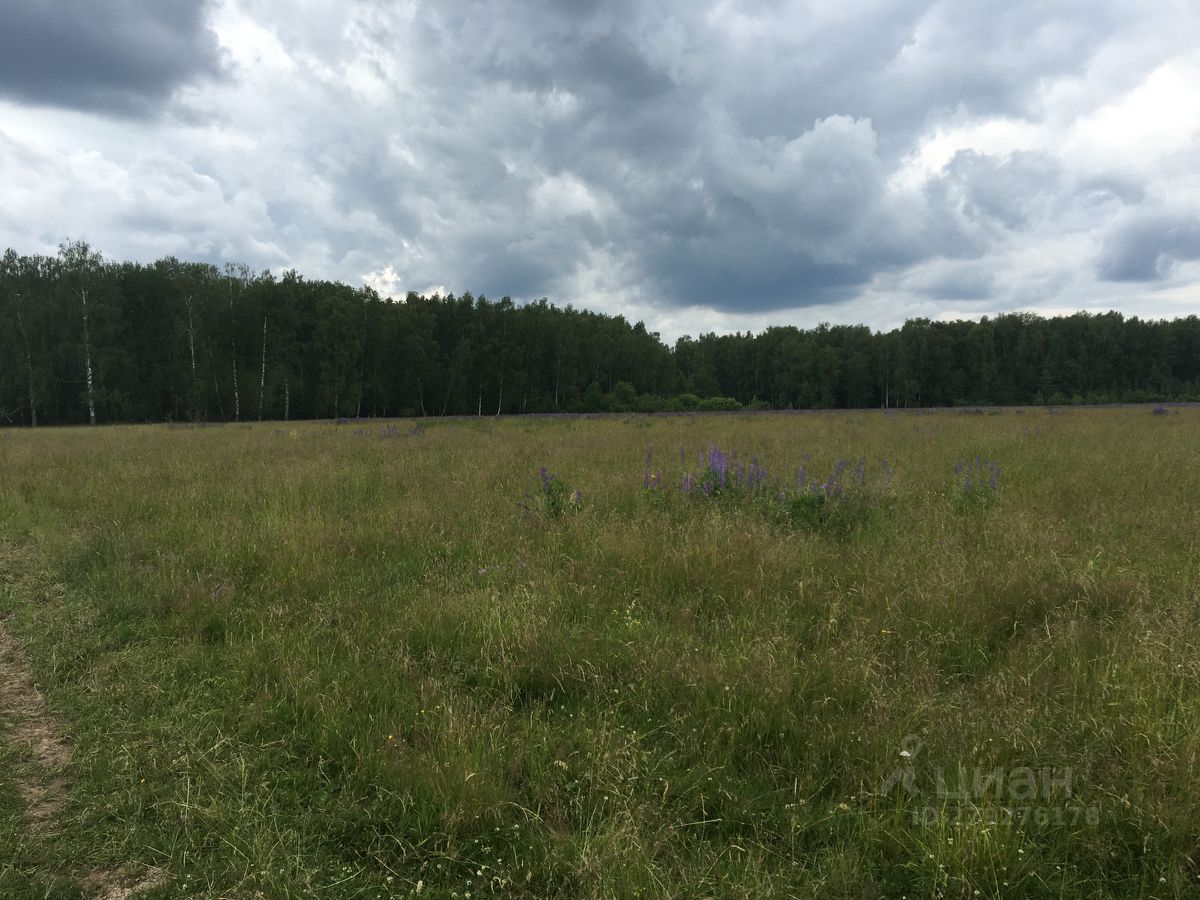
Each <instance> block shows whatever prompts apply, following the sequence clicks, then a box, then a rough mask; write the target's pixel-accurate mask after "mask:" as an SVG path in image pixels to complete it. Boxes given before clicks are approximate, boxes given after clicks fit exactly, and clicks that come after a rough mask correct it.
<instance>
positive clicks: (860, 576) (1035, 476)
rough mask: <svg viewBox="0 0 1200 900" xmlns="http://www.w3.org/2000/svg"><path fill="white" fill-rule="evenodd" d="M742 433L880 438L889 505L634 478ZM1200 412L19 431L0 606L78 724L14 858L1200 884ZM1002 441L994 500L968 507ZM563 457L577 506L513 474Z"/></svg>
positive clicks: (934, 887)
mask: <svg viewBox="0 0 1200 900" xmlns="http://www.w3.org/2000/svg"><path fill="white" fill-rule="evenodd" d="M402 430H403V429H402ZM356 431H361V432H362V433H356ZM713 443H718V444H720V445H721V446H723V447H731V446H732V447H736V448H737V449H739V450H741V451H742V452H743V453H745V454H746V455H749V454H751V453H753V454H755V455H757V456H758V457H759V458H760V459H761V460H762V461H763V462H764V463H766V464H767V465H768V467H769V468H770V469H771V470H772V471H779V472H783V471H794V466H795V465H797V464H799V462H800V459H801V455H802V454H804V453H808V454H810V455H811V458H810V461H809V466H810V468H815V469H816V470H818V471H828V470H829V468H830V467H831V466H832V464H833V462H834V460H835V459H836V458H838V457H851V458H857V457H858V456H860V455H861V456H865V457H866V458H867V459H868V460H869V461H871V462H872V463H878V461H879V460H880V459H881V458H884V457H886V458H887V459H888V460H889V462H890V464H891V466H892V468H893V469H894V471H895V473H896V480H895V483H894V487H893V489H892V494H893V496H892V498H891V499H892V502H891V505H890V507H889V509H888V513H887V514H886V515H880V516H873V517H871V518H869V519H864V520H863V521H862V522H861V523H857V524H855V526H854V527H853V528H851V529H850V530H848V531H846V532H844V533H840V532H839V533H838V534H831V533H822V532H821V531H819V530H818V531H816V532H810V531H804V530H801V531H797V532H793V531H792V530H790V529H788V528H787V527H785V526H783V525H781V524H780V521H779V520H778V519H775V518H772V517H771V516H770V515H764V513H763V510H762V508H761V506H760V505H758V504H756V503H754V502H749V501H746V502H742V501H730V502H715V503H714V502H709V501H698V500H688V499H687V498H684V497H682V496H679V495H677V494H675V493H672V494H669V495H668V496H664V497H650V496H645V495H644V494H643V492H642V491H641V481H642V461H643V458H644V456H645V450H646V446H647V445H649V444H653V445H654V446H655V448H656V459H657V465H659V466H661V468H663V470H664V476H665V478H666V480H667V481H668V482H677V481H678V476H679V475H680V474H681V472H680V471H679V463H678V458H677V454H678V448H679V447H680V446H685V447H686V448H688V457H689V463H690V459H691V458H693V457H694V455H695V454H696V452H698V451H700V450H703V449H705V448H706V447H707V446H709V445H710V444H713ZM1197 446H1200V417H1197V416H1193V415H1192V414H1191V412H1190V411H1185V412H1184V413H1182V414H1181V415H1178V416H1172V417H1166V418H1163V417H1154V416H1151V415H1150V413H1149V410H1148V409H1136V408H1131V409H1121V410H1073V411H1071V412H1069V413H1068V414H1064V415H1053V416H1052V415H1047V414H1045V413H1043V412H1038V411H1027V412H1024V413H1021V414H1018V413H1016V412H1013V411H1006V412H1003V413H1000V414H996V415H987V416H978V415H963V414H957V413H952V412H944V413H938V414H932V415H928V414H927V415H917V414H900V415H886V416H885V415H883V414H876V413H845V414H826V415H786V414H779V415H753V416H751V415H731V416H695V417H679V418H652V419H645V418H637V417H632V418H629V419H620V418H610V419H562V420H555V419H530V420H524V419H511V420H503V421H499V422H492V421H482V422H476V421H471V420H466V421H448V422H431V423H426V428H425V433H424V434H423V435H419V436H408V435H405V436H401V437H383V436H381V435H380V433H379V431H378V426H376V425H345V426H335V425H332V424H324V423H309V424H302V425H295V424H293V425H288V426H280V425H262V426H254V427H249V426H242V427H235V426H225V427H221V428H200V429H197V428H165V427H125V428H106V429H96V430H83V429H79V430H59V431H54V430H48V431H39V432H36V433H30V432H20V433H16V432H8V433H5V434H4V435H3V436H0V473H2V474H0V485H2V487H3V493H2V494H0V528H2V529H3V534H4V535H6V540H7V541H8V542H9V543H10V544H11V545H13V546H19V547H21V548H22V559H23V560H24V562H23V563H22V565H21V568H23V569H29V570H34V569H35V570H36V571H38V572H41V573H43V574H44V575H45V576H46V577H47V578H49V579H51V580H52V581H54V582H57V583H61V584H62V585H63V593H62V595H61V597H60V598H59V599H58V600H57V601H56V603H55V604H54V605H53V607H48V606H47V605H46V604H45V603H43V602H41V601H40V600H39V597H38V596H37V595H36V594H37V592H36V591H35V590H31V589H30V584H33V583H34V582H33V581H30V580H29V579H28V578H26V577H22V578H21V579H18V578H15V577H14V578H10V579H9V581H8V583H7V584H6V586H5V588H4V589H3V590H2V591H0V614H7V616H8V628H9V630H10V631H11V632H12V633H13V634H15V635H17V636H19V637H20V639H22V640H23V641H24V642H25V643H26V644H27V646H28V648H29V655H30V657H31V660H32V665H33V669H34V671H35V672H36V674H37V677H38V680H39V683H40V684H42V685H43V686H44V688H45V691H46V694H47V698H48V702H49V706H50V707H51V708H52V709H53V710H54V711H55V712H56V714H58V715H60V716H62V718H63V719H64V721H65V722H66V728H67V730H68V732H69V734H70V739H71V744H72V747H73V750H74V753H73V757H72V760H71V762H70V764H69V766H68V770H69V772H70V774H71V788H70V791H69V794H68V798H67V799H68V802H67V805H66V807H65V808H64V809H63V810H62V812H61V813H60V814H59V816H58V821H59V824H60V827H59V828H58V829H56V831H55V832H54V833H53V834H47V835H45V836H44V837H41V838H39V839H38V840H37V841H32V840H31V839H29V838H28V836H27V835H25V834H24V832H23V830H22V828H21V827H20V826H19V825H18V824H17V820H16V819H15V818H13V817H10V818H9V819H5V818H4V811H5V809H6V808H7V809H10V810H15V809H16V808H17V807H18V805H19V803H18V799H19V798H13V797H10V798H9V800H8V801H7V802H8V806H7V807H6V806H5V802H6V801H5V799H4V794H3V791H0V859H2V858H4V857H5V851H7V850H12V854H11V858H13V859H15V860H17V861H18V862H17V863H16V864H9V866H8V868H7V869H6V868H4V864H3V863H0V889H5V890H6V892H7V893H8V894H14V895H21V894H29V895H31V896H41V895H42V894H44V893H45V891H46V890H47V887H46V886H47V885H55V884H59V883H60V882H58V881H55V879H56V878H57V879H64V878H69V879H79V878H82V877H84V876H85V875H86V873H87V872H88V871H91V870H117V869H125V870H128V871H146V870H150V871H158V870H161V871H162V872H164V873H165V875H164V876H163V878H164V879H165V880H164V882H163V883H162V884H161V885H148V888H149V889H148V891H147V892H146V894H145V896H154V895H155V892H156V891H157V892H158V893H159V894H160V895H161V896H178V895H195V896H254V895H255V893H256V892H260V893H261V894H262V895H264V896H289V895H292V896H303V895H309V894H319V895H320V896H333V897H338V896H345V897H376V896H382V897H387V896H406V895H408V894H409V893H410V892H413V891H415V890H417V887H418V885H420V887H421V890H422V891H423V892H424V893H426V894H432V895H435V896H446V895H449V894H450V893H451V892H456V893H457V894H458V895H459V896H460V897H461V896H465V895H466V893H467V892H468V891H469V892H471V894H472V896H484V895H503V896H512V895H528V896H539V897H540V896H562V897H577V896H597V897H600V896H611V897H624V896H634V895H637V894H642V895H648V896H680V897H684V896H689V897H690V896H704V895H722V896H761V895H768V894H773V895H779V896H811V897H818V896H877V895H885V896H900V895H907V896H910V897H911V896H946V897H959V896H968V897H969V896H973V895H974V893H975V892H976V891H978V892H979V894H980V895H982V896H1008V895H1017V896H1046V897H1050V896H1053V897H1062V896H1089V897H1091V896H1162V897H1168V896H1187V895H1191V894H1194V893H1196V892H1197V890H1200V889H1198V887H1197V870H1196V864H1195V862H1194V861H1193V856H1194V853H1195V848H1196V847H1197V846H1200V799H1197V798H1200V784H1198V777H1197V774H1196V773H1197V771H1198V769H1197V766H1196V752H1197V735H1200V727H1198V726H1200V713H1198V712H1197V710H1200V682H1198V676H1200V653H1198V651H1197V642H1196V634H1197V633H1198V632H1197V629H1196V625H1197V620H1198V619H1200V603H1198V601H1200V596H1198V585H1200V571H1198V565H1200V564H1198V562H1197V560H1200V549H1198V548H1197V542H1198V537H1200V512H1198V505H1197V502H1196V501H1197V498H1198V497H1200V470H1198V469H1197V467H1196V461H1197V460H1196V451H1195V447H1197ZM977 454H978V455H983V456H985V457H987V458H989V459H994V460H996V461H998V462H999V463H1001V465H1002V466H1003V468H1004V474H1003V481H1002V489H1001V494H1000V497H999V500H998V502H995V503H993V504H990V505H981V506H972V505H963V504H960V503H956V502H955V500H954V488H953V464H954V462H955V461H956V460H959V459H969V458H973V457H974V456H975V455H977ZM541 465H547V466H549V468H550V469H551V470H552V471H554V472H557V473H559V475H560V476H561V477H562V478H563V480H564V481H565V482H566V483H567V484H569V485H570V486H571V487H572V488H578V489H580V490H581V491H582V494H583V507H582V509H581V510H580V511H579V512H577V513H573V512H567V513H565V514H564V515H562V516H560V517H558V518H556V519H553V520H550V519H546V518H544V517H539V516H537V515H533V514H530V513H528V512H525V511H523V510H522V509H521V508H519V506H518V501H520V500H521V499H522V497H523V495H524V494H526V493H528V492H536V490H537V488H538V478H537V469H538V467H539V466H541ZM533 506H534V508H535V509H536V508H537V503H536V498H535V502H534V504H533ZM913 739H915V740H916V741H917V742H918V743H913V742H912V741H913ZM902 747H916V748H918V749H917V752H916V755H915V757H910V758H908V759H904V758H902V757H901V756H900V755H899V751H900V750H901V749H902ZM3 752H9V751H3ZM906 767H908V768H910V769H911V773H912V781H911V782H910V783H911V784H912V785H913V786H914V791H913V792H912V793H911V794H910V793H909V792H908V791H906V790H905V789H904V787H903V785H902V784H899V785H898V784H896V783H893V784H891V785H890V786H889V776H890V775H892V774H893V772H895V771H896V770H897V769H898V768H899V769H900V770H904V769H905V768H906ZM960 767H963V768H964V769H965V771H966V772H967V773H968V774H967V776H966V777H967V779H968V782H967V784H968V786H969V787H971V789H970V790H968V791H966V794H967V796H965V797H958V796H956V794H955V791H954V790H952V788H953V787H955V785H956V784H957V778H958V775H957V773H958V771H959V768H960ZM976 770H979V772H980V774H981V777H982V776H987V777H993V776H996V773H997V772H998V773H999V774H998V778H999V780H998V781H997V780H995V778H994V777H993V780H992V781H990V782H989V781H987V780H986V778H984V782H983V783H982V788H983V789H981V790H975V789H974V787H973V786H971V782H970V778H971V777H972V776H973V773H975V771H976ZM1030 770H1032V772H1030ZM1043 770H1046V771H1048V772H1049V773H1050V774H1049V778H1050V782H1052V783H1051V784H1050V789H1049V790H1047V791H1045V792H1043V791H1042V786H1043V785H1042V779H1043ZM939 773H941V774H942V775H943V782H942V783H941V784H940V785H939V782H938V780H937V776H938V774H939ZM1027 777H1035V778H1036V779H1037V782H1036V783H1037V789H1036V790H1035V791H1034V792H1033V794H1034V795H1033V796H1032V797H1029V796H1026V793H1028V792H1027V791H1025V790H1024V788H1025V787H1027V785H1026V784H1024V783H1023V781H1022V779H1025V778H1027ZM1068 782H1069V791H1068V790H1066V785H1067V783H1068ZM5 822H8V825H7V826H6V825H5ZM5 879H8V880H7V881H6V880H5Z"/></svg>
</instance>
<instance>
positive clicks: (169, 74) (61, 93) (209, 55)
mask: <svg viewBox="0 0 1200 900" xmlns="http://www.w3.org/2000/svg"><path fill="white" fill-rule="evenodd" d="M207 7H208V3H207V2H194V0H154V2H151V3H145V2H140V0H13V2H8V3H4V4H3V5H2V6H0V93H2V94H4V95H6V96H8V97H11V98H13V99H16V100H18V101H21V102H24V103H33V104H43V105H49V106H63V107H68V108H73V109H82V110H89V111H96V112H102V113H111V114H117V115H123V116H130V115H131V116H142V115H147V114H150V113H152V112H153V111H155V110H156V109H157V108H159V107H160V106H161V105H162V103H163V102H164V101H165V100H166V99H168V98H169V97H170V95H171V93H172V92H173V91H174V90H175V89H176V88H177V87H179V86H180V85H181V84H184V83H186V82H188V81H190V80H191V79H193V78H195V77H197V76H199V75H213V74H215V73H216V72H217V71H218V53H217V47H216V40H215V36H214V35H213V34H212V32H211V31H209V30H208V28H207V27H206V25H205V17H206V14H207Z"/></svg>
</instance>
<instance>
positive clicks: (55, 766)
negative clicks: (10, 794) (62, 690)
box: [0, 622, 71, 833]
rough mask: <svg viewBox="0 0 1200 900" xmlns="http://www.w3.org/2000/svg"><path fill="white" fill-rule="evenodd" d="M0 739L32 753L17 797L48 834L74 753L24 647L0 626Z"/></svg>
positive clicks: (33, 826) (21, 772) (29, 816)
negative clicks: (1, 737) (42, 689)
mask: <svg viewBox="0 0 1200 900" xmlns="http://www.w3.org/2000/svg"><path fill="white" fill-rule="evenodd" d="M0 733H2V734H3V735H4V737H5V740H6V741H8V742H11V743H12V744H13V745H15V746H17V747H18V748H20V749H22V750H24V751H26V752H28V754H29V756H30V765H29V766H25V767H22V768H21V769H20V770H18V771H17V772H16V773H15V776H16V777H15V784H16V789H17V793H18V794H19V795H20V797H21V801H22V802H23V803H24V806H25V817H26V819H27V820H28V821H29V827H30V829H32V830H34V831H35V832H39V833H41V832H44V831H45V830H47V829H49V828H52V827H53V826H54V819H55V817H56V816H57V814H58V812H59V810H60V809H62V806H63V802H64V800H65V797H66V781H65V779H64V777H63V768H64V767H65V766H66V764H67V761H68V760H69V759H70V758H71V751H70V749H69V748H68V747H67V744H66V742H65V741H64V740H63V737H62V735H63V728H62V723H60V722H59V721H58V720H57V719H55V718H54V717H53V716H52V715H50V713H49V711H48V710H47V709H46V699H45V697H43V696H42V692H41V691H40V690H38V687H37V685H36V684H34V682H33V675H32V673H31V672H30V670H29V665H28V663H27V662H26V659H25V653H24V651H23V650H22V649H21V646H20V645H19V644H18V643H17V642H16V641H15V640H14V639H13V637H12V635H10V634H9V633H8V629H6V628H5V627H4V623H3V622H0Z"/></svg>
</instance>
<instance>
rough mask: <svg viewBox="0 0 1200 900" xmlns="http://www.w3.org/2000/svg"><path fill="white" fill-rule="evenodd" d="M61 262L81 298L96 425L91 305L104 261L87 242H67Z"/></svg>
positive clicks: (88, 380) (91, 407)
mask: <svg viewBox="0 0 1200 900" xmlns="http://www.w3.org/2000/svg"><path fill="white" fill-rule="evenodd" d="M58 252H59V261H60V263H61V265H62V268H63V276H64V277H65V278H66V279H67V281H68V283H69V284H70V286H71V291H72V293H74V294H75V296H76V297H78V298H79V308H80V311H81V313H82V321H83V360H84V373H85V378H86V385H87V408H88V424H89V425H95V424H96V384H95V374H94V370H93V366H92V334H91V323H90V317H89V303H90V301H91V299H92V291H93V289H94V287H95V285H96V282H97V281H98V280H99V278H100V275H101V274H102V273H103V271H104V257H102V256H101V255H100V254H99V253H98V252H97V251H95V250H93V249H92V248H91V247H89V246H88V245H87V244H86V243H85V242H84V241H64V242H63V243H62V244H60V245H59V248H58Z"/></svg>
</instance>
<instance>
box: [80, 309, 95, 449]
mask: <svg viewBox="0 0 1200 900" xmlns="http://www.w3.org/2000/svg"><path fill="white" fill-rule="evenodd" d="M79 299H80V300H81V301H82V302H83V357H84V364H85V365H86V367H87V402H88V424H89V425H95V424H96V392H95V386H94V385H93V383H92V337H91V332H90V331H89V329H88V305H87V303H88V292H87V289H86V288H84V289H81V290H80V291H79Z"/></svg>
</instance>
